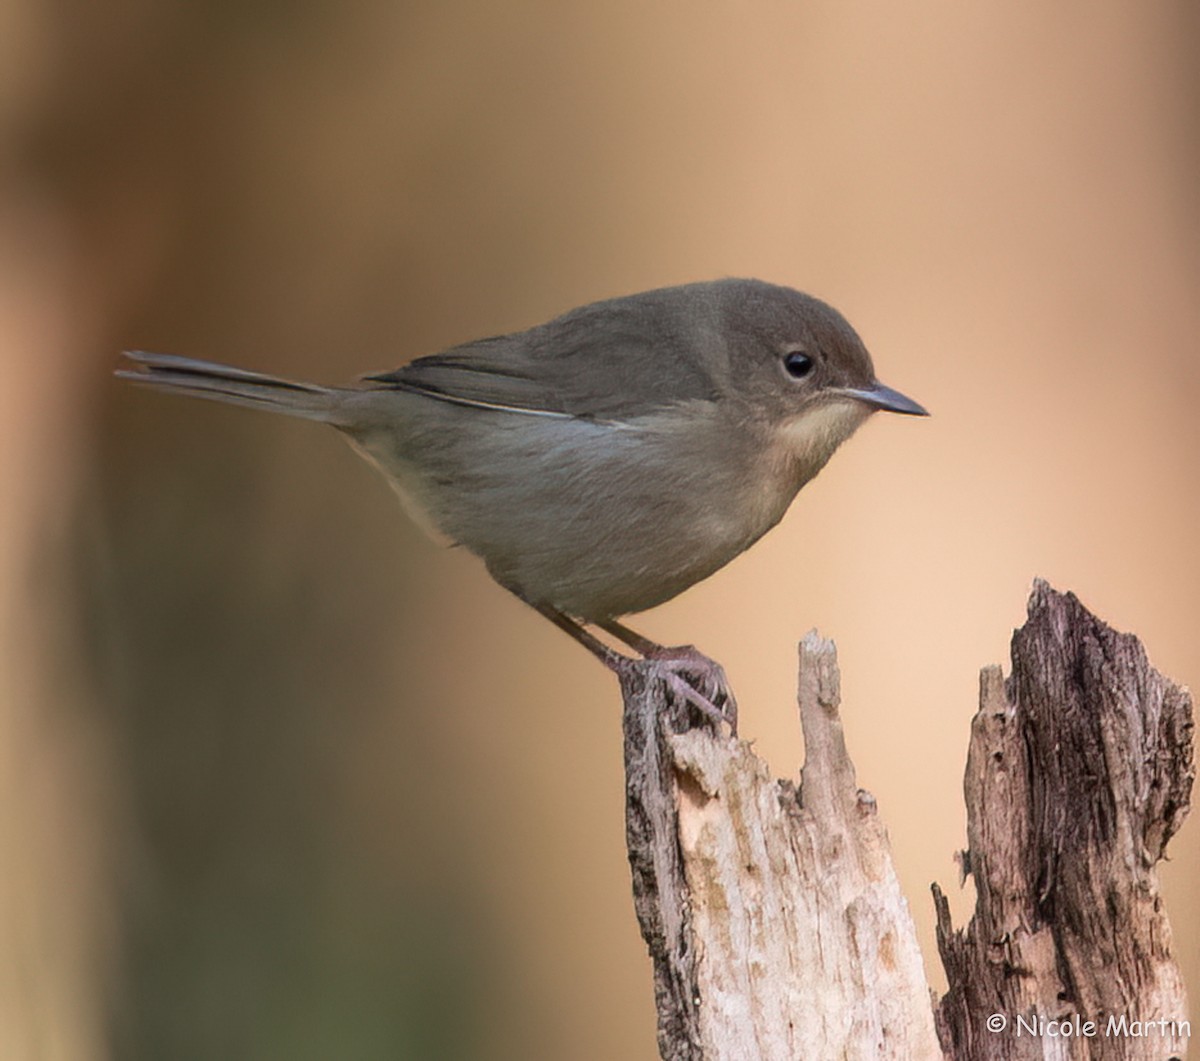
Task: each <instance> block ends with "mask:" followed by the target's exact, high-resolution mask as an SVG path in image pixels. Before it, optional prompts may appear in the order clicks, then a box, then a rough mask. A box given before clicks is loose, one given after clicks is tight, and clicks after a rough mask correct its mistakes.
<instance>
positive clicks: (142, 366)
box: [116, 350, 346, 425]
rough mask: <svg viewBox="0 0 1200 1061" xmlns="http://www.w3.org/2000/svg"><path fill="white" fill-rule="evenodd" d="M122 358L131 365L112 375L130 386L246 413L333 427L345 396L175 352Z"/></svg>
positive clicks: (133, 352) (129, 352) (330, 389)
mask: <svg viewBox="0 0 1200 1061" xmlns="http://www.w3.org/2000/svg"><path fill="white" fill-rule="evenodd" d="M125 356H126V357H127V358H129V360H130V361H132V362H133V363H134V365H135V366H136V367H134V368H121V369H118V370H117V371H116V375H117V376H119V377H120V378H121V379H127V380H130V381H132V382H133V383H138V384H141V385H143V386H147V387H156V388H158V389H159V390H165V391H174V392H176V393H178V394H190V395H193V396H194V397H197V398H209V399H211V400H213V401H218V402H228V403H230V404H231V405H244V406H246V407H247V408H250V409H266V410H267V411H268V412H275V413H284V414H286V415H287V416H300V417H304V418H305V419H307V420H322V421H324V422H326V423H331V424H335V425H337V424H339V423H340V419H341V418H340V417H339V415H338V413H339V410H340V408H341V407H342V404H343V402H342V400H341V399H342V397H343V395H344V394H345V393H346V392H345V391H342V390H339V389H337V388H336V387H322V386H320V385H319V384H316V383H298V382H296V381H295V380H290V379H280V378H279V377H278V376H266V375H263V374H262V373H260V372H247V371H246V370H245V369H242V368H233V367H232V366H230V365H219V364H217V363H216V362H214V361H197V360H195V359H193V358H190V357H177V356H176V355H174V354H149V353H146V352H144V351H142V350H127V351H125Z"/></svg>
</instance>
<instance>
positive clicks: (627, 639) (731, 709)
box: [596, 619, 737, 736]
mask: <svg viewBox="0 0 1200 1061" xmlns="http://www.w3.org/2000/svg"><path fill="white" fill-rule="evenodd" d="M596 625H597V626H598V627H600V629H601V630H603V631H605V632H606V633H609V634H612V636H613V637H615V638H616V639H617V640H618V641H623V642H624V643H625V644H627V645H628V646H629V647H630V648H632V649H633V650H634V651H635V652H639V653H641V655H642V656H644V657H645V658H646V659H648V660H653V661H656V662H659V663H662V664H664V665H665V667H666V668H667V675H669V677H667V678H666V680H667V683H668V684H669V685H671V687H672V688H674V689H675V691H676V692H678V693H680V695H682V696H684V698H685V699H686V700H688V701H689V702H690V703H695V704H696V706H697V707H698V708H700V710H701V711H702V712H703V713H704V714H706V715H710V716H711V715H712V714H713V712H716V713H717V714H718V715H719V716H720V718H721V719H722V721H724V722H727V723H728V724H729V731H730V733H732V734H733V735H734V736H736V735H737V700H735V699H734V696H733V690H732V689H731V688H730V687H729V679H728V678H727V677H726V676H725V668H724V667H722V666H721V664H719V663H718V662H717V661H716V660H715V659H710V658H709V657H708V656H706V655H705V654H704V653H703V652H701V651H700V650H699V649H697V648H696V646H695V645H671V646H667V645H660V644H659V643H658V642H657V641H651V640H650V639H649V638H648V637H643V636H642V635H641V634H639V633H638V632H637V631H636V630H631V629H630V628H629V627H628V626H626V625H625V624H624V623H621V622H618V621H617V620H616V619H605V620H603V621H601V622H598V623H597V624H596ZM681 686H682V687H684V689H686V692H684V691H682V690H681V688H680V687H681ZM697 696H698V697H700V698H701V699H702V700H703V701H704V704H703V705H701V704H699V703H697V702H696V698H697ZM717 704H720V705H721V706H720V707H717V706H716V705H717Z"/></svg>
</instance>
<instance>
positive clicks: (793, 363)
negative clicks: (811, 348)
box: [783, 350, 814, 379]
mask: <svg viewBox="0 0 1200 1061" xmlns="http://www.w3.org/2000/svg"><path fill="white" fill-rule="evenodd" d="M813 364H814V362H813V359H812V358H811V357H809V356H808V354H802V353H801V352H800V351H799V350H793V351H792V352H791V353H790V354H784V357H783V367H784V368H785V369H787V374H788V375H789V376H791V377H792V378H793V379H803V378H804V377H805V376H807V375H808V374H809V373H810V372H811V371H812V370H813Z"/></svg>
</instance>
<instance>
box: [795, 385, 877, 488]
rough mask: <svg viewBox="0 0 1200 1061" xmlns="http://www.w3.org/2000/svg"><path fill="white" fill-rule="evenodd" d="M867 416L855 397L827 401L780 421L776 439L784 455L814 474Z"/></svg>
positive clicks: (867, 408) (867, 411)
mask: <svg viewBox="0 0 1200 1061" xmlns="http://www.w3.org/2000/svg"><path fill="white" fill-rule="evenodd" d="M870 415H871V408H870V407H869V406H868V405H866V404H865V403H863V402H860V401H858V400H857V399H855V398H830V399H826V400H824V401H822V402H820V403H819V404H818V405H815V406H811V407H809V408H807V409H805V410H803V411H802V412H799V413H797V414H796V415H795V416H792V417H790V418H789V419H787V420H785V421H783V423H782V424H780V426H779V429H778V435H777V437H778V439H779V442H780V444H781V447H782V448H783V449H784V451H785V452H786V453H787V454H788V456H789V457H791V459H793V460H795V461H796V462H797V463H798V464H799V465H800V466H801V467H802V468H804V469H805V470H806V471H807V472H808V474H809V475H815V474H816V473H817V472H818V471H819V470H820V468H821V466H822V465H824V463H825V462H826V461H827V460H829V458H830V457H832V456H833V451H834V450H835V449H837V448H838V446H840V445H841V444H842V443H843V442H845V441H846V439H848V438H849V437H850V436H851V435H852V434H854V432H855V430H856V429H857V428H858V425H859V424H861V423H862V422H863V421H864V420H865V419H866V418H867V417H868V416H870Z"/></svg>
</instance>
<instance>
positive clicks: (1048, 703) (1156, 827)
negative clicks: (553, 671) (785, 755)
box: [623, 582, 1194, 1061]
mask: <svg viewBox="0 0 1200 1061" xmlns="http://www.w3.org/2000/svg"><path fill="white" fill-rule="evenodd" d="M1012 657H1013V674H1012V677H1010V678H1009V679H1008V681H1007V683H1006V682H1004V681H1003V680H1002V678H1001V674H1000V670H999V668H997V667H989V668H986V669H985V670H984V671H983V673H982V676H981V699H980V708H979V713H978V715H977V716H976V719H975V722H974V726H973V734H972V739H971V746H970V751H969V757H968V766H967V775H966V781H965V791H966V798H967V808H968V814H969V825H968V837H969V847H968V851H967V852H966V853H964V855H963V867H964V872H965V873H970V874H971V875H972V876H973V877H974V879H975V881H976V886H977V892H978V898H977V907H976V912H975V915H974V917H973V918H972V920H971V922H970V924H969V925H968V926H967V928H966V929H965V930H960V931H955V930H954V929H953V928H952V926H951V924H950V917H949V913H948V907H947V903H946V900H945V897H944V895H943V894H942V892H941V891H940V889H938V887H937V886H936V885H934V897H935V904H936V907H937V913H938V940H939V948H940V951H941V955H942V959H943V963H944V964H945V966H946V971H947V976H948V978H949V984H950V988H949V991H948V992H947V994H946V995H945V996H944V997H943V998H942V999H941V1000H940V1002H938V1003H937V1004H936V1005H935V1004H934V1002H933V999H932V996H931V993H930V991H929V988H928V985H927V983H926V980H925V975H924V970H923V967H922V962H921V956H920V953H919V950H918V947H917V942H916V935H915V932H914V929H913V924H912V920H911V917H910V915H909V911H908V906H907V904H906V903H905V900H904V897H903V896H902V895H901V893H900V889H899V885H898V883H897V880H896V875H895V871H894V869H893V866H892V861H891V853H890V849H889V844H888V839H887V834H886V832H885V830H884V828H883V825H882V823H881V822H880V820H879V818H878V816H877V814H876V808H875V802H874V800H873V798H872V797H871V796H870V795H869V794H868V793H867V792H865V791H863V790H861V789H859V788H858V787H857V784H856V781H855V775H854V768H853V765H852V763H851V761H850V758H849V756H848V754H847V752H846V747H845V742H844V740H843V735H842V729H841V722H840V719H839V717H838V703H839V689H838V686H839V676H838V670H837V662H836V650H835V648H834V646H833V644H832V643H831V642H829V641H825V640H823V639H821V638H820V637H818V636H817V635H816V634H815V633H810V634H808V635H807V636H806V637H805V638H804V640H803V641H802V642H801V645H800V676H799V707H800V721H801V725H802V727H803V730H804V737H805V749H806V759H805V765H804V768H803V770H802V772H801V779H800V781H799V783H798V784H793V783H791V782H787V781H776V780H773V779H772V778H771V777H770V775H769V773H768V771H767V768H766V766H765V764H764V763H762V762H761V761H760V760H759V759H758V758H757V757H755V756H754V754H753V753H752V752H751V750H750V747H749V745H747V744H745V743H742V742H739V741H737V740H734V739H732V738H730V737H727V736H725V735H724V734H718V733H716V732H715V730H714V729H713V727H712V726H711V724H707V723H702V724H700V726H699V728H693V727H694V726H695V725H696V724H697V721H698V720H697V719H696V718H695V717H694V716H689V713H688V709H687V708H686V707H685V706H683V705H680V704H679V703H677V702H676V701H675V700H674V699H673V697H672V696H671V693H670V691H669V689H668V687H667V684H666V683H665V681H664V680H663V676H662V674H660V673H659V669H658V668H659V664H656V663H654V662H652V661H648V662H646V663H644V664H641V665H640V666H639V667H637V668H635V669H633V670H631V671H630V673H629V674H628V675H627V676H626V677H625V679H624V683H623V694H624V698H625V714H624V726H625V760H626V775H627V792H626V799H627V839H628V844H629V859H630V865H631V868H632V872H633V890H634V901H635V907H636V911H637V916H638V920H639V923H640V925H641V929H642V935H643V937H644V938H645V940H646V942H647V944H648V946H649V949H650V953H651V957H652V959H653V965H654V985H655V998H656V1002H657V1007H658V1034H659V1049H660V1052H661V1055H662V1057H663V1058H666V1059H670V1061H685V1059H686V1061H717V1059H720V1061H725V1059H746V1061H751V1059H753V1061H773V1059H776V1058H779V1059H784V1058H786V1059H788V1061H794V1059H797V1058H812V1059H815V1061H826V1059H831V1058H839V1059H841V1058H844V1059H849V1061H856V1059H860V1058H861V1059H871V1061H877V1059H884V1061H886V1059H889V1058H896V1059H903V1061H922V1059H930V1061H933V1059H941V1058H943V1057H944V1058H949V1059H953V1061H976V1059H1010V1058H1013V1059H1015V1058H1021V1059H1024V1058H1063V1059H1067V1058H1071V1059H1074V1058H1103V1059H1109V1058H1138V1059H1141V1058H1154V1059H1156V1061H1159V1059H1163V1058H1168V1057H1180V1058H1182V1057H1183V1056H1185V1052H1186V1047H1187V1036H1188V1033H1189V1032H1190V1029H1189V1028H1188V1027H1186V1026H1185V1025H1183V1024H1181V1023H1180V1022H1183V1021H1186V1008H1185V1005H1186V1000H1185V997H1184V990H1183V983H1182V979H1181V977H1180V974H1179V970H1178V967H1177V965H1176V964H1175V962H1174V959H1173V958H1172V956H1171V947H1170V927H1169V925H1168V923H1167V920H1166V914H1165V912H1164V911H1163V909H1162V904H1161V901H1160V898H1159V892H1158V881H1157V877H1156V874H1155V871H1154V865H1155V863H1156V862H1157V861H1158V859H1160V858H1161V857H1162V856H1163V851H1164V848H1165V845H1166V843H1167V841H1168V840H1169V839H1170V837H1171V836H1172V835H1173V834H1174V833H1175V831H1176V830H1177V829H1178V828H1179V826H1180V825H1181V823H1182V821H1183V818H1184V816H1185V815H1186V813H1187V809H1188V804H1189V799H1190V793H1191V784H1192V780H1193V776H1194V763H1193V752H1192V716H1191V699H1190V697H1189V695H1188V693H1187V692H1186V690H1183V689H1181V688H1179V687H1178V686H1176V685H1174V684H1172V683H1171V682H1170V681H1168V680H1167V679H1165V678H1163V677H1162V676H1161V675H1160V674H1159V673H1158V672H1157V671H1155V670H1153V668H1151V667H1150V665H1149V663H1148V662H1147V660H1146V654H1145V652H1144V650H1143V649H1142V647H1141V645H1140V644H1139V643H1138V641H1137V639H1136V638H1134V637H1132V636H1131V635H1127V634H1117V633H1114V632H1113V631H1112V630H1110V629H1109V628H1108V627H1106V626H1105V625H1104V624H1103V623H1101V622H1100V621H1099V620H1098V619H1096V618H1095V617H1094V616H1092V615H1091V614H1090V613H1088V612H1087V611H1086V610H1085V609H1084V608H1083V607H1082V606H1081V605H1080V604H1079V602H1078V601H1077V600H1076V599H1075V598H1074V597H1073V596H1071V595H1069V594H1068V595H1062V594H1058V593H1055V592H1054V591H1053V590H1051V589H1050V588H1049V587H1048V586H1047V585H1046V584H1045V583H1042V582H1038V583H1036V584H1035V587H1034V592H1033V595H1032V597H1031V598H1030V604H1029V620H1028V622H1027V623H1026V625H1025V626H1024V627H1023V628H1022V629H1020V630H1018V631H1017V632H1016V634H1015V635H1014V638H1013V649H1012ZM997 1015H998V1017H999V1018H1002V1022H1003V1027H1000V1025H999V1024H998V1023H997V1019H998V1018H997ZM1122 1016H1124V1018H1125V1023H1124V1024H1123V1025H1122V1024H1117V1025H1116V1026H1115V1028H1114V1026H1113V1025H1111V1024H1110V1023H1108V1022H1109V1018H1110V1017H1111V1018H1113V1019H1114V1020H1117V1021H1119V1020H1120V1018H1121V1017H1122ZM989 1018H990V1019H991V1022H990V1023H989ZM1089 1020H1090V1021H1092V1022H1096V1021H1099V1022H1100V1023H1099V1024H1098V1025H1097V1026H1096V1028H1095V1029H1094V1031H1093V1033H1092V1034H1088V1032H1087V1027H1086V1022H1087V1021H1089ZM1061 1021H1068V1022H1069V1023H1068V1024H1066V1025H1064V1024H1056V1023H1053V1022H1061ZM1134 1021H1136V1022H1138V1023H1137V1025H1136V1026H1135V1025H1134V1024H1133V1023H1131V1022H1134ZM1152 1021H1153V1022H1155V1023H1153V1024H1152V1023H1151V1022H1152ZM1159 1022H1161V1024H1160V1023H1159ZM1026 1025H1027V1029H1028V1030H1025V1029H1026ZM939 1040H940V1041H939Z"/></svg>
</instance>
